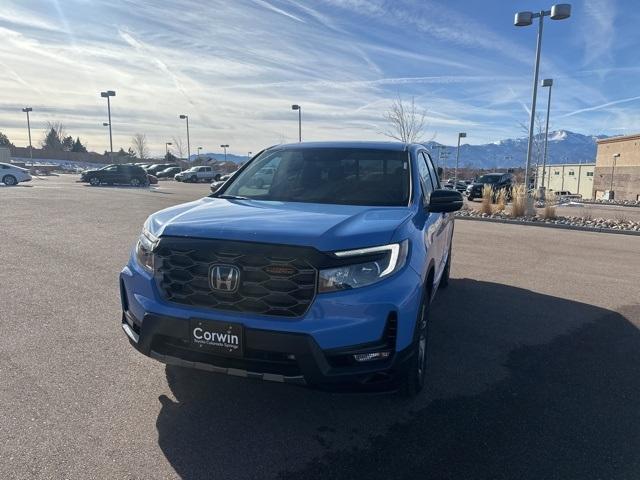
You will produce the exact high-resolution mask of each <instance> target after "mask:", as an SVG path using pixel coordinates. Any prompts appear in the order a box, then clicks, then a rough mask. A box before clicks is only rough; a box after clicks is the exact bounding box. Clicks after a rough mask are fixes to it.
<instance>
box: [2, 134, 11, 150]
mask: <svg viewBox="0 0 640 480" xmlns="http://www.w3.org/2000/svg"><path fill="white" fill-rule="evenodd" d="M0 147H13V143H11V141H10V140H9V137H7V136H6V135H5V134H4V133H2V132H0Z"/></svg>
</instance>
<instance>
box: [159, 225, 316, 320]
mask: <svg viewBox="0 0 640 480" xmlns="http://www.w3.org/2000/svg"><path fill="white" fill-rule="evenodd" d="M154 253H155V258H154V261H155V266H156V271H157V282H158V287H159V289H160V291H161V292H162V294H163V295H164V297H165V298H166V299H167V300H169V301H171V302H176V303H181V304H185V305H193V306H199V307H208V308H213V309H220V310H231V311H236V312H251V313H257V314H263V315H277V316H284V317H298V316H301V315H304V313H305V312H306V311H307V309H308V308H309V305H310V304H311V302H312V301H313V299H314V297H315V293H316V281H317V270H316V268H314V266H313V264H312V263H311V261H312V259H313V258H314V256H317V255H318V252H316V251H315V250H313V249H309V248H303V247H289V246H274V245H267V244H260V243H250V242H230V241H221V240H200V239H186V238H177V237H163V238H162V239H161V240H160V242H159V244H158V246H157V247H156V250H155V252H154ZM214 265H233V266H235V267H237V268H238V269H239V270H240V280H239V282H240V283H239V287H238V289H237V290H236V291H235V292H233V293H229V292H221V291H218V290H214V289H212V288H211V284H210V278H209V277H210V271H211V268H212V266H214Z"/></svg>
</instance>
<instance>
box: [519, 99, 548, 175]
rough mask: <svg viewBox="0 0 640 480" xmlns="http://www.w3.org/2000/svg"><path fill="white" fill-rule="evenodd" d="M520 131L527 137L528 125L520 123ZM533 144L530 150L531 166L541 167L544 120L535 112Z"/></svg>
mask: <svg viewBox="0 0 640 480" xmlns="http://www.w3.org/2000/svg"><path fill="white" fill-rule="evenodd" d="M519 125H520V129H521V130H522V131H523V132H524V133H526V134H527V136H528V135H529V125H528V124H526V123H522V122H520V124H519ZM533 132H534V134H533V144H532V147H533V148H532V150H531V163H532V166H533V165H535V166H536V167H537V166H538V165H542V156H543V155H544V120H543V119H542V114H541V113H539V112H537V113H536V118H535V121H534V123H533Z"/></svg>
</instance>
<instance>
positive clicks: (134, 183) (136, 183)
mask: <svg viewBox="0 0 640 480" xmlns="http://www.w3.org/2000/svg"><path fill="white" fill-rule="evenodd" d="M130 183H131V186H132V187H139V186H140V179H138V178H132V179H131V182H130Z"/></svg>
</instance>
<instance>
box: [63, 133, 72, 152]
mask: <svg viewBox="0 0 640 480" xmlns="http://www.w3.org/2000/svg"><path fill="white" fill-rule="evenodd" d="M72 149H73V137H72V136H71V135H69V136H66V137H64V138H63V139H62V150H64V151H65V152H70V151H71V150H72Z"/></svg>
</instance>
